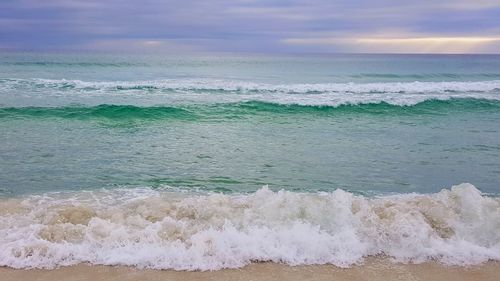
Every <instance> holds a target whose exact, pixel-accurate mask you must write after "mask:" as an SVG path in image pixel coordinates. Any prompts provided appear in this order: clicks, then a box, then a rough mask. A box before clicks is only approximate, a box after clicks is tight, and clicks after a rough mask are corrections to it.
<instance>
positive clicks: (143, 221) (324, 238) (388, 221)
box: [0, 184, 500, 270]
mask: <svg viewBox="0 0 500 281" xmlns="http://www.w3.org/2000/svg"><path fill="white" fill-rule="evenodd" d="M0 218H1V219H0V266H9V267H14V268H54V267H57V266H66V265H74V264H78V263H90V264H102V265H129V266H137V267H140V268H155V269H176V270H217V269H222V268H237V267H242V266H244V265H246V264H248V263H251V262H259V261H272V262H279V263H286V264H290V265H301V264H334V265H337V266H340V267H349V266H351V265H353V264H358V263H361V262H362V261H363V259H364V258H365V257H367V256H375V255H384V256H388V257H392V258H393V259H394V260H395V261H397V262H415V263H419V262H424V261H428V260H435V261H439V262H442V263H445V264H453V265H470V264H478V263H482V262H485V261H488V260H500V200H499V199H498V198H493V197H487V196H484V195H483V194H481V192H480V191H479V190H478V189H476V188H475V187H474V186H472V185H470V184H461V185H458V186H454V187H452V188H451V189H446V190H442V191H441V192H439V193H435V194H406V195H394V196H384V197H364V196H361V195H354V194H352V193H349V192H346V191H343V190H336V191H334V192H331V193H295V192H289V191H283V190H282V191H278V192H273V191H271V190H269V189H268V188H267V187H263V188H262V189H260V190H259V191H257V192H256V193H252V194H226V195H224V194H193V193H182V192H172V191H166V190H163V191H162V190H152V189H148V188H138V189H114V190H101V191H87V192H85V191H80V192H74V193H53V194H45V195H38V196H35V195H31V196H29V197H25V198H10V199H2V200H1V201H0Z"/></svg>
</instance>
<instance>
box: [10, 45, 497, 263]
mask: <svg viewBox="0 0 500 281" xmlns="http://www.w3.org/2000/svg"><path fill="white" fill-rule="evenodd" d="M499 196H500V56H499V55H368V54H367V55H364V54H359V55H356V54H352V55H347V54H345V55H341V54H339V55H279V56H273V55H250V54H248V55H234V54H232V55H230V54H227V55H226V54H217V55H214V54H211V55H203V54H196V55H194V54H193V55H187V54H186V55H159V54H158V55H139V54H133V55H121V54H104V53H62V54H55V53H13V52H5V53H0V266H9V267H14V268H54V267H59V266H65V265H74V264H79V263H88V264H95V265H130V266H136V267H139V268H155V269H176V270H217V269H222V268H238V267H242V266H244V265H246V264H248V263H251V262H261V261H273V262H279V263H286V264H290V265H304V264H334V265H336V266H340V267H349V266H352V265H355V264H359V263H362V262H363V260H364V259H365V258H367V257H370V256H386V257H389V258H391V259H392V260H393V261H394V262H403V263H420V262H424V261H437V262H440V263H444V264H450V265H461V266H463V265H473V264H479V263H483V262H486V261H489V260H493V261H499V260H500V197H499Z"/></svg>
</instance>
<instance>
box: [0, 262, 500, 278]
mask: <svg viewBox="0 0 500 281" xmlns="http://www.w3.org/2000/svg"><path fill="white" fill-rule="evenodd" d="M499 275H500V262H498V261H490V262H487V263H484V264H480V265H474V266H447V265H443V264H440V263H436V262H425V263H421V264H402V263H393V262H391V261H390V260H389V259H387V258H367V259H366V260H365V262H364V263H363V264H361V265H355V266H352V267H350V268H340V267H336V266H334V265H300V266H289V265H285V264H277V263H271V262H264V263H252V264H250V265H247V266H245V267H243V268H237V269H222V270H217V271H175V270H154V269H139V268H135V267H127V266H105V265H86V264H80V265H75V266H67V267H60V268H57V269H51V270H49V269H13V268H8V267H0V276H1V278H0V279H1V280H2V281H22V280H29V281H34V280H37V281H52V280H67V281H77V280H78V281H82V280H92V281H101V280H102V281H104V280H107V281H108V280H109V281H118V280H119V281H135V280H137V281H139V280H140V281H148V280H192V281H198V280H200V281H201V280H221V281H225V280H227V281H233V280H235V281H236V280H253V281H264V280H286V281H295V280H296V281H303V280H319V281H323V280H348V281H350V280H352V281H354V280H367V281H368V280H370V281H379V280H380V281H389V280H412V281H414V280H415V281H417V280H440V281H447V280H449V281H461V280H463V281H477V280H481V281H490V280H491V281H494V280H498V276H499Z"/></svg>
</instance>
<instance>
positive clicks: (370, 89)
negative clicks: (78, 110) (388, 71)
mask: <svg viewBox="0 0 500 281" xmlns="http://www.w3.org/2000/svg"><path fill="white" fill-rule="evenodd" d="M16 91H21V92H22V93H23V95H25V96H28V97H29V96H38V95H41V96H43V98H44V99H46V98H47V97H51V96H54V97H59V98H61V97H62V98H70V97H71V96H77V97H79V98H86V99H88V98H92V97H95V96H98V97H102V96H105V97H106V98H112V97H120V98H124V97H129V98H130V97H133V98H138V99H141V100H148V99H154V100H155V101H156V102H157V103H161V104H165V103H168V104H171V103H186V102H188V103H193V102H194V103H196V102H202V103H204V102H213V103H228V102H244V101H262V102H270V103H279V104H299V105H327V106H338V105H343V104H367V103H380V102H386V103H389V104H393V105H414V104H417V103H420V102H423V101H425V100H430V99H437V100H447V99H450V98H476V99H491V100H500V80H491V81H470V82H458V81H456V82H386V83H319V84H281V85H280V84H264V83H254V82H245V81H231V80H216V79H170V80H153V81H100V82H98V81H97V82H96V81H94V82H92V81H81V80H64V79H61V80H51V79H1V80H0V94H7V95H10V94H11V93H12V92H16ZM72 102H75V100H72ZM122 102H123V101H122Z"/></svg>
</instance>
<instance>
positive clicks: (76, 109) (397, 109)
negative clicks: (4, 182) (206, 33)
mask: <svg viewBox="0 0 500 281" xmlns="http://www.w3.org/2000/svg"><path fill="white" fill-rule="evenodd" d="M473 111H477V112H479V111H482V112H484V111H490V112H499V111H500V100H499V101H497V100H482V99H450V100H426V101H423V102H421V103H418V104H415V105H412V106H399V105H392V104H388V103H386V102H377V103H367V104H357V105H352V104H343V105H338V106H324V105H319V106H314V105H299V104H278V103H267V102H259V101H249V102H237V103H228V104H208V105H179V106H150V107H140V106H132V105H106V104H103V105H98V106H83V105H82V106H64V107H6V108H5V107H4V108H0V120H1V119H26V118H27V119H29V118H36V119H40V118H56V119H75V120H116V121H120V120H123V121H127V120H143V121H148V120H150V121H154V120H186V121H189V120H210V119H217V120H223V119H235V118H246V117H249V118H251V117H258V116H278V115H311V114H313V115H314V114H315V115H318V116H330V115H331V116H341V115H349V114H356V115H361V114H362V115H387V116H400V115H418V116H422V115H443V114H447V113H453V112H455V113H464V112H473Z"/></svg>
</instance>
